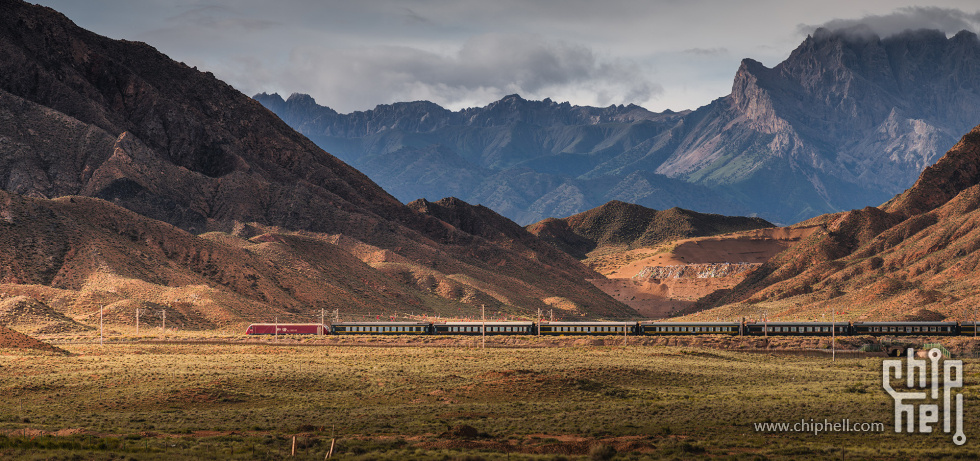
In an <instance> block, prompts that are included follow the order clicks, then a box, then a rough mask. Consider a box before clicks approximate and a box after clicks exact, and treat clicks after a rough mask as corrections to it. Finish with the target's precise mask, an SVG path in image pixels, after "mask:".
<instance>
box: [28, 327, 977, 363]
mask: <svg viewBox="0 0 980 461" xmlns="http://www.w3.org/2000/svg"><path fill="white" fill-rule="evenodd" d="M41 339H42V340H44V341H45V342H47V343H49V344H54V345H67V344H80V343H92V342H94V343H98V342H99V338H98V337H94V338H91V337H79V336H75V337H58V336H47V337H43V338H41ZM832 341H834V342H833V343H832ZM126 343H150V344H241V345H256V346H286V347H307V346H314V347H315V346H320V347H322V346H336V347H380V348H384V347H445V348H474V349H477V348H482V347H484V344H485V347H486V348H488V349H502V348H506V349H520V348H549V347H643V346H649V347H657V346H660V347H679V348H692V349H715V350H727V351H736V352H738V351H741V352H752V353H760V352H761V353H765V352H772V353H774V354H803V355H807V354H809V355H819V354H826V355H827V356H828V357H829V356H830V355H831V351H836V352H840V353H842V355H840V357H872V356H884V355H887V354H888V353H894V352H896V351H905V350H906V349H907V348H908V347H912V348H913V349H916V350H921V349H923V346H926V345H930V344H941V345H942V346H943V347H945V348H946V349H948V350H949V351H950V353H951V354H952V356H953V357H955V358H974V357H980V338H975V337H969V336H966V337H936V336H907V337H874V336H838V337H837V338H836V340H834V339H832V338H830V337H821V336H801V337H791V336H770V337H759V336H724V335H690V336H688V335H684V336H628V337H624V336H615V335H610V336H492V335H491V336H487V337H486V339H485V341H484V339H483V338H482V337H481V336H479V335H476V336H360V335H356V336H355V335H350V336H347V335H326V336H299V335H296V336H292V335H281V336H279V337H278V338H277V337H275V336H268V337H264V336H263V337H245V336H239V335H227V336H203V335H201V336H194V335H193V333H188V334H187V335H186V336H183V335H178V336H166V337H132V336H121V337H110V338H105V339H104V344H105V345H106V347H111V346H112V345H113V344H126ZM864 351H867V352H864Z"/></svg>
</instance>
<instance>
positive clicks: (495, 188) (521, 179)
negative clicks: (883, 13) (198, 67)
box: [255, 29, 980, 225]
mask: <svg viewBox="0 0 980 461" xmlns="http://www.w3.org/2000/svg"><path fill="white" fill-rule="evenodd" d="M733 70H734V69H733ZM255 98H256V99H258V100H259V101H261V102H262V103H263V104H265V105H266V106H267V107H269V108H270V109H272V110H273V111H274V112H276V113H277V114H278V115H279V116H280V117H282V118H283V120H285V121H286V122H287V123H289V124H290V125H291V126H293V127H295V128H296V129H298V130H299V131H300V132H302V133H304V134H306V135H307V136H309V137H310V139H312V140H313V141H315V142H316V143H318V144H319V145H320V146H322V147H324V148H326V149H327V150H329V151H332V152H335V153H336V154H338V155H340V156H341V158H342V159H343V160H344V161H346V162H348V163H349V164H351V165H354V166H355V167H357V168H358V169H360V170H361V171H363V172H365V173H366V174H368V175H369V176H370V177H371V178H372V179H374V180H375V181H377V182H378V183H379V184H381V185H382V186H383V187H384V188H385V189H386V190H388V191H389V192H391V193H392V194H393V195H394V196H395V197H397V198H398V199H400V200H402V201H405V202H407V201H410V200H414V199H416V198H420V197H423V198H427V199H430V200H436V199H439V198H442V197H446V196H456V197H459V198H461V199H463V200H466V201H468V202H470V203H481V204H483V205H485V206H487V207H489V208H491V209H493V210H495V211H497V212H499V213H501V214H503V215H504V216H507V217H509V218H511V219H513V220H515V221H517V222H518V223H520V224H530V223H534V222H538V221H540V220H542V219H545V218H549V217H558V218H560V217H566V216H570V215H572V214H576V213H580V212H584V211H586V210H589V209H592V208H595V207H598V206H600V205H602V204H604V203H606V202H608V201H611V200H620V201H624V202H630V203H636V204H640V205H644V206H646V207H648V208H654V209H668V208H672V207H675V206H678V207H681V208H685V209H690V210H696V211H699V212H703V213H704V212H708V213H719V214H724V215H741V216H747V215H755V216H761V217H763V218H765V219H767V220H769V221H772V222H776V223H781V224H784V225H785V224H792V223H795V222H798V221H801V220H804V219H808V218H812V217H814V216H817V215H820V214H823V213H831V212H837V211H843V210H849V209H853V208H861V207H864V206H867V205H873V204H878V203H881V202H883V201H885V200H887V199H888V198H889V197H891V196H893V195H895V194H897V193H899V192H901V191H902V190H904V189H906V188H907V187H909V186H910V185H911V184H912V182H913V181H915V178H916V177H917V176H918V174H919V173H920V172H921V171H922V169H923V168H924V167H925V166H927V165H930V164H932V163H933V162H935V161H936V160H937V159H938V158H939V156H941V155H942V153H943V152H945V151H946V150H947V149H949V148H950V147H951V146H952V145H953V144H955V142H956V140H957V139H958V138H959V136H961V135H962V134H963V133H965V132H967V131H968V130H970V128H972V127H973V126H974V125H975V124H976V122H977V120H980V41H978V39H977V36H976V35H975V34H973V33H970V32H960V33H958V34H956V35H955V36H953V37H949V38H947V37H946V35H945V34H944V33H942V32H940V31H927V30H921V31H910V32H905V33H901V34H898V35H894V36H889V37H878V36H876V35H874V34H873V33H870V32H866V31H862V30H849V31H829V30H825V29H821V30H817V31H816V32H815V33H814V34H813V35H812V36H810V37H808V38H807V39H806V40H804V42H803V43H801V44H800V46H799V47H798V48H797V49H796V50H794V51H793V52H792V54H791V55H790V56H789V57H788V58H787V59H786V60H785V61H783V62H782V63H780V64H778V65H777V66H775V67H773V68H767V67H765V66H763V65H762V64H761V63H759V62H757V61H753V60H751V59H746V60H744V61H743V62H742V64H741V66H740V68H739V69H737V71H736V72H735V77H734V80H733V85H732V92H731V94H729V95H727V96H724V97H720V98H718V99H716V100H715V101H713V102H712V103H710V104H708V105H706V106H704V107H701V108H698V109H697V110H695V111H693V112H691V111H683V112H671V111H666V112H663V113H654V112H650V111H647V110H645V109H643V108H640V107H637V106H632V105H628V106H610V107H605V108H595V107H581V106H572V105H570V104H568V103H557V102H554V101H551V100H547V99H546V100H544V101H528V100H525V99H523V98H521V97H519V96H517V95H511V96H507V97H505V98H503V99H501V100H500V101H497V102H494V103H491V104H489V105H487V106H485V107H480V108H470V109H465V110H461V111H455V112H454V111H449V110H446V109H444V108H442V107H439V106H437V105H435V104H433V103H431V102H425V101H418V102H405V103H397V104H391V105H380V106H378V107H376V108H374V109H373V110H367V111H360V112H353V113H350V114H339V113H337V112H336V111H333V110H331V109H329V108H327V107H323V106H319V105H317V104H316V103H315V102H314V101H313V99H312V98H310V97H309V96H306V95H293V96H291V97H289V98H288V99H287V100H283V98H282V97H280V96H279V95H266V94H260V95H256V96H255ZM321 102H323V103H325V104H327V105H329V103H330V102H329V101H321Z"/></svg>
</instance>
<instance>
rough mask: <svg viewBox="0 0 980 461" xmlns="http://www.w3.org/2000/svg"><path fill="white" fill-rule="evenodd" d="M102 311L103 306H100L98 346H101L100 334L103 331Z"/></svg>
mask: <svg viewBox="0 0 980 461" xmlns="http://www.w3.org/2000/svg"><path fill="white" fill-rule="evenodd" d="M104 309H105V306H100V307H99V345H100V346H101V345H102V333H103V331H104V330H105V328H104V327H103V324H102V311H103V310H104Z"/></svg>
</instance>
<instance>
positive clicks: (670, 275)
mask: <svg viewBox="0 0 980 461" xmlns="http://www.w3.org/2000/svg"><path fill="white" fill-rule="evenodd" d="M761 266H762V263H713V264H682V265H676V266H650V267H644V268H643V270H641V271H640V272H639V273H638V274H636V275H634V276H633V280H666V279H679V278H696V279H711V278H721V277H732V276H736V275H743V274H745V273H746V272H749V271H753V270H755V269H758V268H759V267H761Z"/></svg>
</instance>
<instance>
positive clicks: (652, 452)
mask: <svg viewBox="0 0 980 461" xmlns="http://www.w3.org/2000/svg"><path fill="white" fill-rule="evenodd" d="M61 347H62V348H64V349H66V350H68V351H69V352H71V353H72V354H73V355H71V356H53V355H41V354H35V353H30V352H17V351H13V350H2V351H0V395H3V398H2V399H0V458H2V459H137V460H143V459H279V458H283V457H287V456H289V455H290V454H291V452H292V447H293V437H294V436H295V437H296V459H318V460H319V459H324V457H325V455H326V454H327V453H328V452H329V450H330V446H331V443H332V442H335V447H334V452H335V454H334V457H333V458H332V459H473V460H475V459H624V460H626V459H663V458H666V459H674V458H679V459H687V458H695V457H697V458H701V457H708V458H712V459H800V458H808V459H812V458H818V459H819V458H827V459H841V458H842V457H843V458H844V459H919V458H926V459H931V458H950V457H952V458H956V457H963V458H971V457H973V456H975V455H976V454H977V449H976V447H977V443H978V442H980V433H978V432H977V431H976V428H977V427H978V423H980V405H978V397H977V396H978V395H980V388H978V386H977V383H978V382H980V379H977V378H978V377H980V367H978V366H977V361H976V360H973V359H966V360H965V371H966V383H967V385H966V387H965V389H964V393H965V396H966V405H965V407H966V410H965V412H964V413H965V426H966V428H967V432H966V435H967V437H968V442H967V445H965V446H964V447H956V446H954V445H953V444H952V443H951V436H950V435H949V434H945V433H943V432H942V431H941V430H940V431H939V432H938V433H934V434H927V435H925V434H914V435H909V434H896V433H894V432H893V431H894V429H893V425H892V421H893V411H892V409H893V401H892V399H891V398H890V397H889V396H888V395H887V394H885V393H884V391H882V390H881V359H880V358H861V359H845V360H838V361H837V362H836V363H832V362H831V361H830V360H828V359H826V358H822V357H797V356H788V355H787V356H783V355H779V356H776V355H770V354H758V353H747V352H729V351H722V350H711V349H698V348H690V347H661V346H639V345H636V346H627V347H622V346H578V347H563V348H555V347H525V348H492V349H485V350H483V349H478V348H474V347H425V344H419V345H417V346H409V347H359V346H323V345H313V346H299V345H268V344H262V345H257V344H223V345H222V344H210V345H209V344H195V345H171V344H148V343H132V342H130V343H111V344H107V345H105V346H99V345H98V344H75V345H71V344H69V345H62V346H61ZM810 418H812V419H813V420H815V421H823V420H824V419H828V420H830V421H832V422H834V421H840V420H842V419H849V420H850V421H851V422H882V423H884V426H885V432H876V433H831V432H825V433H821V434H817V435H814V434H813V433H764V432H756V431H755V430H754V427H753V423H761V422H789V423H795V422H799V421H801V419H807V420H809V419H810Z"/></svg>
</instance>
